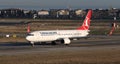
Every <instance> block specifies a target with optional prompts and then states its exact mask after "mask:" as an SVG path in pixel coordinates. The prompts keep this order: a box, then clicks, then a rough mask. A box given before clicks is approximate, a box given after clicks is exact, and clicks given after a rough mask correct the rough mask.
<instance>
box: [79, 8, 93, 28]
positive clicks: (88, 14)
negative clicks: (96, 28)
mask: <svg viewBox="0 0 120 64" xmlns="http://www.w3.org/2000/svg"><path fill="white" fill-rule="evenodd" d="M91 16H92V10H89V11H88V13H87V15H86V18H85V20H84V22H83V24H82V26H80V27H79V28H78V30H89V26H90V19H91Z"/></svg>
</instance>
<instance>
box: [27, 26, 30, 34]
mask: <svg viewBox="0 0 120 64" xmlns="http://www.w3.org/2000/svg"><path fill="white" fill-rule="evenodd" d="M27 33H30V25H29V24H28V25H27Z"/></svg>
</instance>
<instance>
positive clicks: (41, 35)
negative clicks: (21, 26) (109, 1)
mask: <svg viewBox="0 0 120 64" xmlns="http://www.w3.org/2000/svg"><path fill="white" fill-rule="evenodd" d="M88 32H89V30H50V31H34V32H31V33H30V34H29V35H28V36H27V37H26V39H27V40H28V41H30V42H46V41H55V40H60V39H65V38H68V39H69V38H80V37H86V36H87V35H88V34H89V33H88Z"/></svg>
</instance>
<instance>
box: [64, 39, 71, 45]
mask: <svg viewBox="0 0 120 64" xmlns="http://www.w3.org/2000/svg"><path fill="white" fill-rule="evenodd" d="M63 40H64V44H70V42H71V41H70V39H69V38H65V39H63Z"/></svg>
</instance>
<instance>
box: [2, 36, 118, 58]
mask: <svg viewBox="0 0 120 64" xmlns="http://www.w3.org/2000/svg"><path fill="white" fill-rule="evenodd" d="M119 38H120V36H104V35H101V36H93V35H92V36H90V37H89V38H87V39H86V38H82V39H79V40H72V42H71V44H70V45H68V46H66V45H63V44H57V45H51V44H40V43H36V44H35V47H31V46H30V43H28V42H17V43H12V42H8V43H2V42H1V43H0V56H1V55H22V54H36V53H47V52H55V51H73V52H74V51H81V50H82V51H83V50H85V51H87V50H102V49H113V48H115V49H120V39H119Z"/></svg>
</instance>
